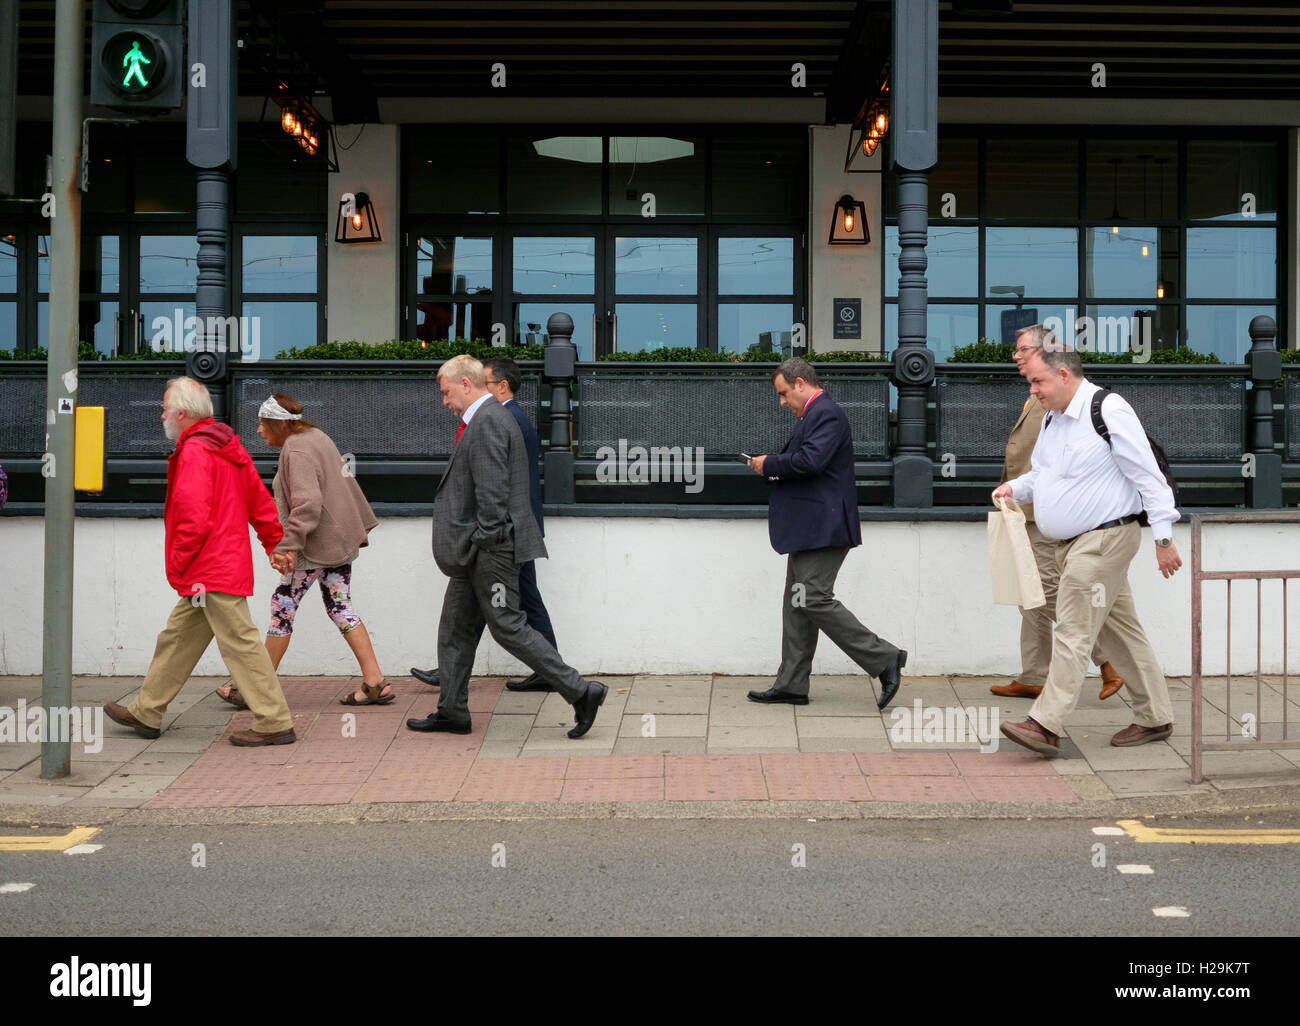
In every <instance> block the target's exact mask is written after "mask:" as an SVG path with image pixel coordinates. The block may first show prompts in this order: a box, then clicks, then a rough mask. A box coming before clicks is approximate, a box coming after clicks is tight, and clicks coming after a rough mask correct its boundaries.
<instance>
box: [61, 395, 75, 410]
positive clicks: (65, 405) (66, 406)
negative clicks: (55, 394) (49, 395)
mask: <svg viewBox="0 0 1300 1026" xmlns="http://www.w3.org/2000/svg"><path fill="white" fill-rule="evenodd" d="M59 412H60V413H71V412H72V400H71V399H70V398H68V397H67V396H64V397H63V398H62V399H60V400H59Z"/></svg>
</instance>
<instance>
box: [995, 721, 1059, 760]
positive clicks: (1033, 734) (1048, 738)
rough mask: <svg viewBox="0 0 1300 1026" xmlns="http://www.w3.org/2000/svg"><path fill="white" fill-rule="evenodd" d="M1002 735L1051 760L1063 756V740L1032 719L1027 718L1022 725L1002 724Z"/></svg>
mask: <svg viewBox="0 0 1300 1026" xmlns="http://www.w3.org/2000/svg"><path fill="white" fill-rule="evenodd" d="M1002 733H1003V735H1004V736H1006V737H1009V738H1011V740H1012V741H1014V742H1015V743H1016V744H1018V745H1023V746H1024V747H1025V748H1028V749H1029V750H1030V751H1033V752H1037V753H1038V754H1039V755H1046V756H1047V757H1048V758H1049V759H1050V758H1052V757H1053V756H1055V755H1060V754H1061V739H1060V738H1059V737H1058V736H1057V735H1055V734H1053V733H1052V732H1051V731H1050V730H1048V729H1047V728H1046V727H1044V726H1043V725H1042V724H1041V723H1039V722H1037V721H1036V720H1034V719H1033V718H1032V717H1028V716H1026V717H1025V719H1024V720H1023V721H1021V722H1020V723H1011V722H1007V723H1004V724H1002Z"/></svg>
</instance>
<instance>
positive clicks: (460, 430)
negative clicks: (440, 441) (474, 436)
mask: <svg viewBox="0 0 1300 1026" xmlns="http://www.w3.org/2000/svg"><path fill="white" fill-rule="evenodd" d="M464 433H465V422H464V421H463V420H462V421H461V422H460V424H459V425H458V426H457V428H456V443H457V444H459V443H460V436H461V435H463V434H464Z"/></svg>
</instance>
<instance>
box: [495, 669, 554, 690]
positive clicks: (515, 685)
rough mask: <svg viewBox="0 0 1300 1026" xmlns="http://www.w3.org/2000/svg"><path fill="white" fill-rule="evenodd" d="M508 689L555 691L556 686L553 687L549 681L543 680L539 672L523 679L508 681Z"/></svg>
mask: <svg viewBox="0 0 1300 1026" xmlns="http://www.w3.org/2000/svg"><path fill="white" fill-rule="evenodd" d="M506 690H507V691H554V690H555V688H553V687H551V685H550V684H549V683H547V682H546V681H544V680H542V678H541V677H539V676H538V675H537V674H535V673H534V674H533V675H532V676H531V677H525V678H524V679H523V680H508V681H506Z"/></svg>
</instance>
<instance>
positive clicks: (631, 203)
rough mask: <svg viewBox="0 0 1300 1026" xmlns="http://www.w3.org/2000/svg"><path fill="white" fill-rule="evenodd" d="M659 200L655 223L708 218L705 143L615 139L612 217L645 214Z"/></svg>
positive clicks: (659, 138)
mask: <svg viewBox="0 0 1300 1026" xmlns="http://www.w3.org/2000/svg"><path fill="white" fill-rule="evenodd" d="M647 193H649V194H651V195H653V197H654V210H655V216H656V217H664V216H671V215H673V214H703V213H704V140H703V139H696V138H674V137H671V136H660V135H615V136H611V137H610V140H609V212H610V213H611V214H641V212H642V210H643V209H644V204H645V203H646V199H645V196H646V194H647Z"/></svg>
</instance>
